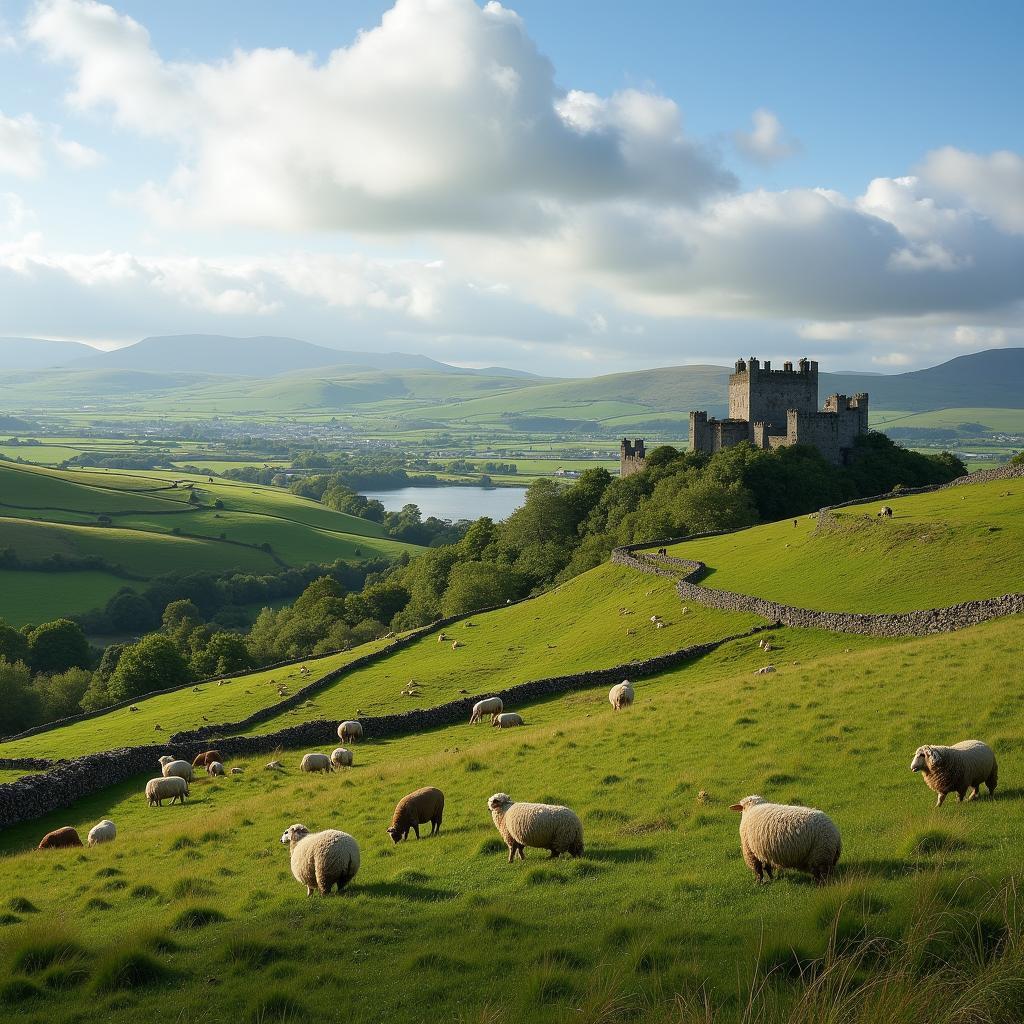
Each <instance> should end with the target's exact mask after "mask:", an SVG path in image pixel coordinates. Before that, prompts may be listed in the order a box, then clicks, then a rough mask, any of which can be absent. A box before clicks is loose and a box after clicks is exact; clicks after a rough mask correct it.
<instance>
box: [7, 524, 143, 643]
mask: <svg viewBox="0 0 1024 1024" xmlns="http://www.w3.org/2000/svg"><path fill="white" fill-rule="evenodd" d="M0 534H2V521H0ZM133 586H134V587H138V586H139V584H138V583H135V582H133V581H131V580H125V579H122V578H121V577H119V576H113V575H111V574H110V573H106V572H92V571H83V572H61V573H54V572H22V571H20V570H13V569H0V619H3V620H4V621H5V622H7V623H9V624H10V625H12V626H24V625H25V624H26V623H32V624H33V625H38V624H39V623H40V622H49V621H50V620H51V619H58V618H61V617H62V616H66V615H78V614H80V613H82V612H87V611H90V610H91V609H93V608H96V607H97V606H99V605H103V604H105V603H106V602H107V601H108V600H109V599H110V598H111V597H113V596H114V594H116V593H117V592H118V591H119V590H120V589H121V588H122V587H133Z"/></svg>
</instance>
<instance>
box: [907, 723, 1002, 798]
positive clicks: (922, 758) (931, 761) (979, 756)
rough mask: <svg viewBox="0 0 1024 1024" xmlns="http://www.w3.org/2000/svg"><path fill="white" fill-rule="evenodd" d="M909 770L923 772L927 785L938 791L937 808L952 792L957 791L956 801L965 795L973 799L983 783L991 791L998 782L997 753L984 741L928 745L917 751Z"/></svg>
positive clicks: (993, 790) (977, 794)
mask: <svg viewBox="0 0 1024 1024" xmlns="http://www.w3.org/2000/svg"><path fill="white" fill-rule="evenodd" d="M910 770H911V771H912V772H921V774H922V776H923V778H924V781H925V783H926V784H927V785H928V788H929V789H931V790H932V791H934V792H935V793H938V794H939V795H938V799H937V800H936V801H935V806H936V807H941V806H942V802H943V801H944V800H945V799H946V797H947V796H948V795H949V794H950V793H956V796H957V800H963V799H964V797H965V796H967V799H968V800H973V799H974V798H975V797H976V796H979V795H980V793H981V784H982V783H983V782H984V783H985V785H986V786H988V791H989V794H992V793H994V792H995V791H996V782H998V781H999V767H998V765H997V764H996V755H995V754H994V753H993V752H992V748H991V747H990V746H989V745H988V744H987V743H982V742H981V740H964V741H963V742H962V743H954V744H953V745H952V746H951V747H939V746H933V745H932V744H925V745H924V746H922V747H918V748H917V750H916V751H914V759H913V760H912V761H911V762H910ZM968 791H970V795H969V796H968V795H967V794H968Z"/></svg>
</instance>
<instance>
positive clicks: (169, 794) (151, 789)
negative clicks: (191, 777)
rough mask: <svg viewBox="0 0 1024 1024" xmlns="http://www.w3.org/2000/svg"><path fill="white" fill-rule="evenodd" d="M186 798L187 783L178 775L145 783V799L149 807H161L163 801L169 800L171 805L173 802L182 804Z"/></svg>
mask: <svg viewBox="0 0 1024 1024" xmlns="http://www.w3.org/2000/svg"><path fill="white" fill-rule="evenodd" d="M187 796H188V782H187V781H186V780H185V779H183V778H182V777H181V776H180V775H170V776H162V777H161V778H159V779H150V780H149V782H147V783H146V799H147V800H148V801H149V806H150V807H152V806H154V805H156V806H157V807H163V805H164V804H163V802H164V801H165V800H170V801H171V803H172V804H173V803H174V801H175V800H177V801H178V802H179V803H184V802H185V797H187Z"/></svg>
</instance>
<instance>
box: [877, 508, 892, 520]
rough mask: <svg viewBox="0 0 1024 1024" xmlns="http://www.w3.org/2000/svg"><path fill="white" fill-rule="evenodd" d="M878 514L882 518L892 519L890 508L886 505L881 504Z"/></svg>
mask: <svg viewBox="0 0 1024 1024" xmlns="http://www.w3.org/2000/svg"><path fill="white" fill-rule="evenodd" d="M878 514H879V515H880V516H881V517H882V518H883V519H892V509H891V508H889V506H888V505H883V506H882V507H881V508H880V509H879V510H878Z"/></svg>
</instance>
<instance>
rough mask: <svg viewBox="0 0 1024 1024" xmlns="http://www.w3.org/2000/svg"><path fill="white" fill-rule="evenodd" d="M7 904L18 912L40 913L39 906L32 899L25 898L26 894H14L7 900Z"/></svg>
mask: <svg viewBox="0 0 1024 1024" xmlns="http://www.w3.org/2000/svg"><path fill="white" fill-rule="evenodd" d="M7 906H9V907H10V908H11V910H13V911H14V912H15V913H16V914H37V913H39V908H38V907H37V906H36V905H35V904H34V903H33V902H32V901H31V900H27V899H25V897H24V896H12V897H11V898H10V899H9V900H8V901H7Z"/></svg>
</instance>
